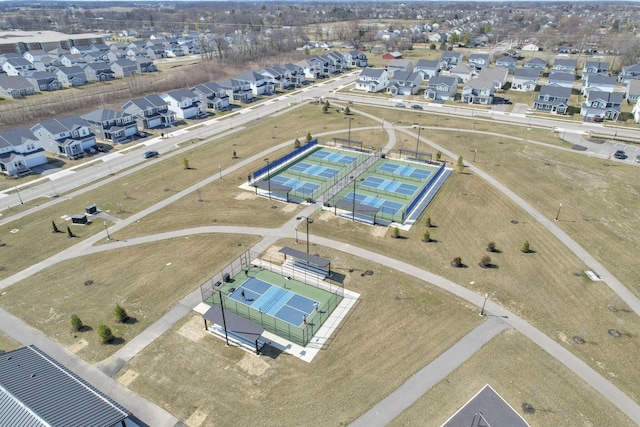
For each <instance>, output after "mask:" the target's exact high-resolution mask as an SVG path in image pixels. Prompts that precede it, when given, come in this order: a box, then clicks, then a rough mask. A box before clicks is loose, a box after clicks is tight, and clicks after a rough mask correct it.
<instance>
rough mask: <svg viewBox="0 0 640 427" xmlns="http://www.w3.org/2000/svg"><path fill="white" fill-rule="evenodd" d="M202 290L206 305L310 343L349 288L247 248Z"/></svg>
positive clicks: (300, 342) (303, 343) (282, 335)
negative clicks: (270, 259)
mask: <svg viewBox="0 0 640 427" xmlns="http://www.w3.org/2000/svg"><path fill="white" fill-rule="evenodd" d="M200 292H201V295H202V301H203V302H204V303H206V304H208V305H211V306H217V307H221V308H222V309H223V311H227V312H230V313H233V314H235V315H237V316H240V317H242V318H244V319H247V320H249V321H251V322H253V323H255V324H258V325H261V326H262V327H264V329H265V330H267V331H269V332H272V333H274V334H275V335H278V336H280V337H282V338H284V339H286V340H288V341H291V342H293V343H295V344H298V345H301V346H305V345H307V344H308V343H309V341H311V339H312V338H313V336H314V335H315V333H316V332H317V331H318V330H319V329H320V327H322V325H323V324H324V323H325V321H326V320H327V319H328V318H329V317H330V316H331V314H332V312H333V311H334V310H335V308H336V307H337V306H338V304H339V303H340V302H341V301H342V298H343V295H344V288H342V287H341V286H338V285H334V284H331V283H328V282H325V281H324V280H322V278H321V277H318V275H317V274H314V273H312V272H310V271H303V270H301V269H297V270H295V269H294V270H291V269H288V268H286V267H284V266H283V265H278V264H276V263H273V262H270V261H265V260H261V259H259V258H257V257H256V256H254V255H252V254H251V253H250V252H245V253H244V254H243V255H242V256H241V257H239V258H238V259H236V260H235V261H234V262H232V263H231V264H230V265H228V266H227V267H225V268H224V269H222V271H220V272H219V273H218V274H216V275H215V276H213V277H212V278H210V279H209V280H207V281H206V282H205V283H204V284H203V285H201V287H200Z"/></svg>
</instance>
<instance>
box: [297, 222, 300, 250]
mask: <svg viewBox="0 0 640 427" xmlns="http://www.w3.org/2000/svg"><path fill="white" fill-rule="evenodd" d="M299 243H300V242H299V241H298V226H297V225H296V245H297V244H299Z"/></svg>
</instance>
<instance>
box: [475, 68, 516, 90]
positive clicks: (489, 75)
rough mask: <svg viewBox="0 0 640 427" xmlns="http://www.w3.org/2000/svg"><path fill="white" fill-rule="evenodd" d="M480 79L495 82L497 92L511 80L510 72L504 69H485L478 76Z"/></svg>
mask: <svg viewBox="0 0 640 427" xmlns="http://www.w3.org/2000/svg"><path fill="white" fill-rule="evenodd" d="M478 79H480V80H486V81H490V82H493V87H494V89H495V90H501V89H502V88H504V86H505V85H506V84H507V81H508V79H509V70H507V69H506V68H504V67H496V68H483V69H482V70H480V74H478Z"/></svg>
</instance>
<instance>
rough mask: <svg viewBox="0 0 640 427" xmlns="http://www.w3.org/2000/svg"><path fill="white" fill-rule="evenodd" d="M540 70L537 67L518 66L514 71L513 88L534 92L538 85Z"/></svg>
mask: <svg viewBox="0 0 640 427" xmlns="http://www.w3.org/2000/svg"><path fill="white" fill-rule="evenodd" d="M539 77H540V72H539V70H537V69H535V68H518V69H516V70H515V71H514V72H513V77H512V79H511V89H512V90H520V91H524V92H533V91H534V90H536V86H537V85H538V78H539Z"/></svg>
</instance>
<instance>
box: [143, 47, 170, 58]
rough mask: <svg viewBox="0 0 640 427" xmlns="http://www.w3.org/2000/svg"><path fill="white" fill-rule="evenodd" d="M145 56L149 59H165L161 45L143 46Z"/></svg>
mask: <svg viewBox="0 0 640 427" xmlns="http://www.w3.org/2000/svg"><path fill="white" fill-rule="evenodd" d="M143 50H144V51H145V55H146V56H147V58H150V59H160V58H164V57H165V48H164V46H163V45H162V44H161V43H158V44H153V43H152V44H151V45H149V46H145V47H144V49H143Z"/></svg>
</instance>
